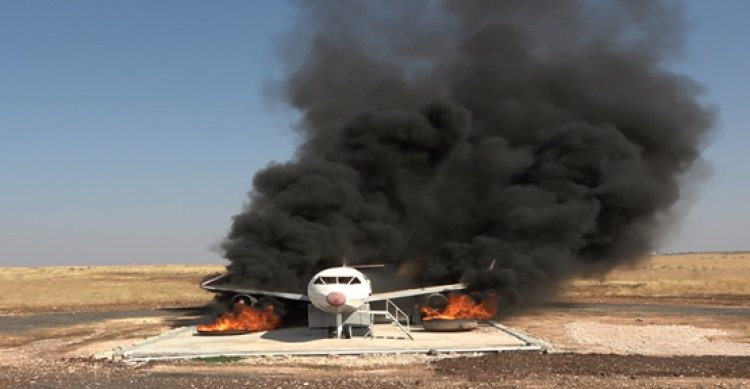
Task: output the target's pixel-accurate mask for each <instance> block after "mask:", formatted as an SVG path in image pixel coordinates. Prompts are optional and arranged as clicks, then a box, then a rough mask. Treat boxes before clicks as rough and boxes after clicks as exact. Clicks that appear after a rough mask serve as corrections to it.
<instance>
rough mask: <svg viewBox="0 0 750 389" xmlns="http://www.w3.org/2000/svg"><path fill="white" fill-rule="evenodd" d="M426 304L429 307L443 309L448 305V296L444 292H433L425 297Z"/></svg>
mask: <svg viewBox="0 0 750 389" xmlns="http://www.w3.org/2000/svg"><path fill="white" fill-rule="evenodd" d="M425 305H427V306H428V307H429V308H432V309H435V310H438V311H442V310H443V309H445V308H446V307H448V297H447V296H446V295H444V294H442V293H433V294H431V295H428V296H427V298H426V299H425Z"/></svg>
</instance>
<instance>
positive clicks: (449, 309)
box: [420, 293, 497, 320]
mask: <svg viewBox="0 0 750 389" xmlns="http://www.w3.org/2000/svg"><path fill="white" fill-rule="evenodd" d="M420 310H421V311H422V315H423V316H422V320H435V319H437V320H454V319H480V320H489V319H492V318H493V317H495V315H497V295H496V294H494V293H489V294H487V295H486V296H485V297H484V298H483V299H482V300H481V301H480V302H477V301H475V300H474V298H472V296H470V295H468V294H458V293H451V294H449V295H448V306H446V307H445V309H443V310H437V309H432V308H430V307H427V306H424V307H422V308H421V309H420Z"/></svg>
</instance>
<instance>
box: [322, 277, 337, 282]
mask: <svg viewBox="0 0 750 389" xmlns="http://www.w3.org/2000/svg"><path fill="white" fill-rule="evenodd" d="M320 279H321V280H323V283H324V284H338V283H339V281H338V280H337V279H336V277H320Z"/></svg>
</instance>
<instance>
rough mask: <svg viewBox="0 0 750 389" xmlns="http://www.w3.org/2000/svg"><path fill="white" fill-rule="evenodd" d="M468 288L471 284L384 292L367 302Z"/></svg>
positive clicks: (374, 294) (372, 295) (375, 294)
mask: <svg viewBox="0 0 750 389" xmlns="http://www.w3.org/2000/svg"><path fill="white" fill-rule="evenodd" d="M468 286H469V284H464V283H459V284H450V285H437V286H428V287H426V288H415V289H402V290H394V291H390V292H384V293H373V294H371V295H370V297H369V298H368V299H367V301H382V300H390V299H397V298H402V297H411V296H419V295H423V294H430V293H441V292H450V291H454V290H464V289H466V288H467V287H468Z"/></svg>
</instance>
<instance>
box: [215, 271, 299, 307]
mask: <svg viewBox="0 0 750 389" xmlns="http://www.w3.org/2000/svg"><path fill="white" fill-rule="evenodd" d="M228 275H229V273H227V274H222V275H220V276H218V277H215V278H212V279H210V280H207V281H204V282H203V283H201V288H203V289H205V290H208V291H211V292H233V293H243V294H249V295H252V296H269V297H277V298H282V299H287V300H297V301H310V299H309V298H308V297H307V296H306V295H304V294H301V293H289V292H277V291H273V290H262V289H252V288H245V287H242V286H235V285H231V284H222V285H213V284H215V283H216V282H217V281H219V280H221V279H223V278H224V277H226V276H228Z"/></svg>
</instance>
